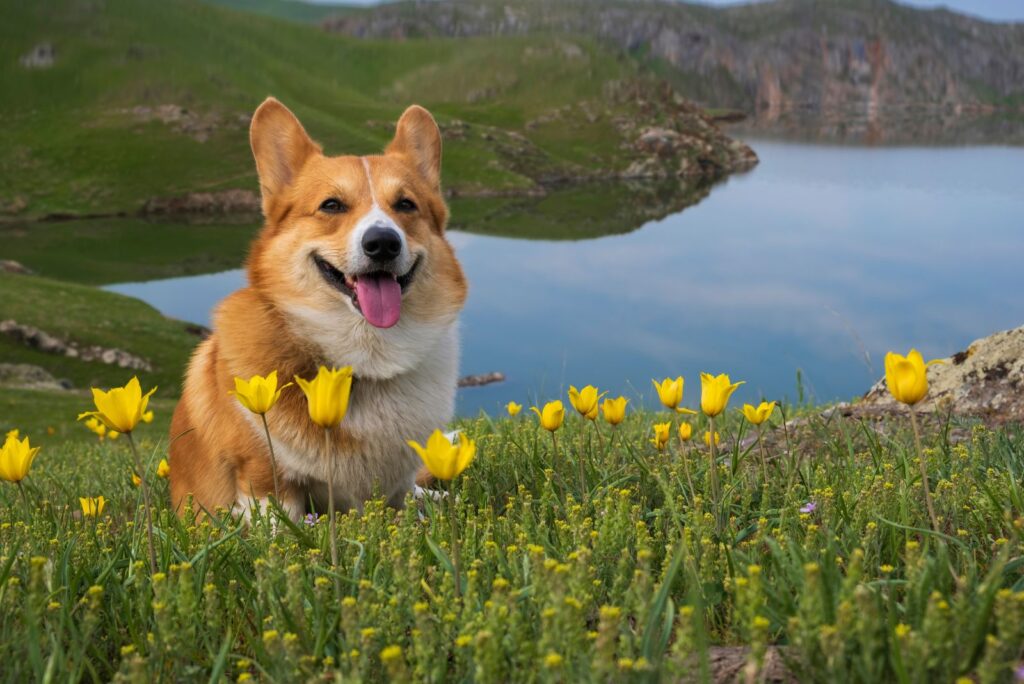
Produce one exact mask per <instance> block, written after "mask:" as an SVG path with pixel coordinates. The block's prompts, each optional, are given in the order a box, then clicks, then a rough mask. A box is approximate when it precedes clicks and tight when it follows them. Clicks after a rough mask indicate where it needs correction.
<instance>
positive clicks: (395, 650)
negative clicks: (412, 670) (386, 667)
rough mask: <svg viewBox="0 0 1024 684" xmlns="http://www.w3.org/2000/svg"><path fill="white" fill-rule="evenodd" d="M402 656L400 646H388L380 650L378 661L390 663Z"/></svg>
mask: <svg viewBox="0 0 1024 684" xmlns="http://www.w3.org/2000/svg"><path fill="white" fill-rule="evenodd" d="M401 657H402V647H401V646H388V647H387V648H385V649H384V650H382V651H381V652H380V661H381V662H382V663H390V662H394V661H396V660H398V659H399V658H401Z"/></svg>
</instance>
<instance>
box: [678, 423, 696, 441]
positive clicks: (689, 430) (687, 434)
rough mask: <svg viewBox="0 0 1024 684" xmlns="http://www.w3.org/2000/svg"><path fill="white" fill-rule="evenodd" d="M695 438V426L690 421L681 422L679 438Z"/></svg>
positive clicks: (681, 439) (682, 439) (685, 439)
mask: <svg viewBox="0 0 1024 684" xmlns="http://www.w3.org/2000/svg"><path fill="white" fill-rule="evenodd" d="M692 438H693V426H692V425H690V424H689V423H680V424H679V439H680V441H683V442H689V441H690V439H692Z"/></svg>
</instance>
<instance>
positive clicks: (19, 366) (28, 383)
mask: <svg viewBox="0 0 1024 684" xmlns="http://www.w3.org/2000/svg"><path fill="white" fill-rule="evenodd" d="M0 386H2V387H17V388H19V389H44V390H65V389H71V385H70V383H68V382H62V381H60V380H57V379H56V378H55V377H53V376H52V375H50V373H49V372H48V371H47V370H46V369H44V368H41V367H39V366H33V365H32V364H29V363H0Z"/></svg>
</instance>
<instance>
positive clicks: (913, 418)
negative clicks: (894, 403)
mask: <svg viewBox="0 0 1024 684" xmlns="http://www.w3.org/2000/svg"><path fill="white" fill-rule="evenodd" d="M910 426H911V427H912V428H913V429H914V447H915V448H916V449H917V461H918V463H919V464H920V465H921V485H922V486H923V487H924V503H925V506H927V508H928V517H929V518H931V521H932V529H933V530H935V531H936V532H938V531H939V519H938V518H937V517H936V516H935V508H934V507H933V506H932V492H931V489H929V487H928V466H927V464H926V463H925V458H924V450H923V449H922V448H921V430H920V428H918V427H917V412H916V411H915V410H914V407H913V406H911V407H910Z"/></svg>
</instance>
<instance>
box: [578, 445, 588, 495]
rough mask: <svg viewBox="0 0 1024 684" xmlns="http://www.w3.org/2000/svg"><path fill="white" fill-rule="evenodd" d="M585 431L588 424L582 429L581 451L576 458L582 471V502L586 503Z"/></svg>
mask: <svg viewBox="0 0 1024 684" xmlns="http://www.w3.org/2000/svg"><path fill="white" fill-rule="evenodd" d="M585 431H586V426H584V427H583V429H581V430H580V451H579V455H578V456H577V458H576V461H577V465H578V466H579V471H580V503H584V502H585V501H586V499H587V476H586V470H585V467H584V465H583V454H584V451H585V448H586V447H585V445H584V443H583V437H584V435H583V433H584V432H585Z"/></svg>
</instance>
